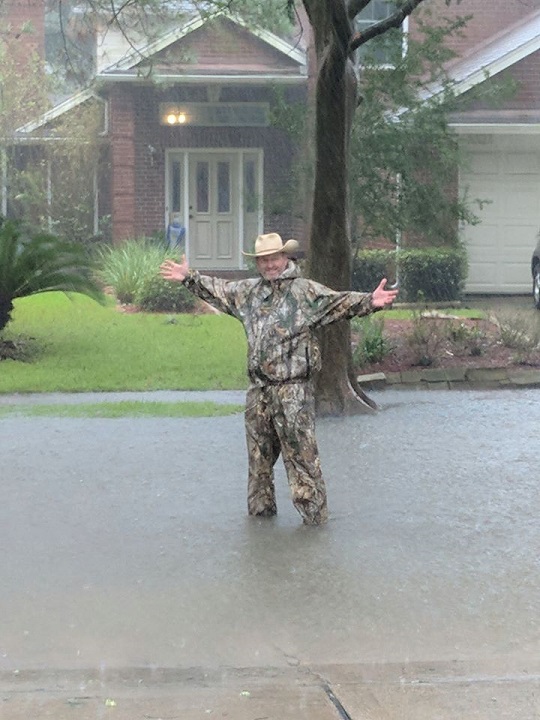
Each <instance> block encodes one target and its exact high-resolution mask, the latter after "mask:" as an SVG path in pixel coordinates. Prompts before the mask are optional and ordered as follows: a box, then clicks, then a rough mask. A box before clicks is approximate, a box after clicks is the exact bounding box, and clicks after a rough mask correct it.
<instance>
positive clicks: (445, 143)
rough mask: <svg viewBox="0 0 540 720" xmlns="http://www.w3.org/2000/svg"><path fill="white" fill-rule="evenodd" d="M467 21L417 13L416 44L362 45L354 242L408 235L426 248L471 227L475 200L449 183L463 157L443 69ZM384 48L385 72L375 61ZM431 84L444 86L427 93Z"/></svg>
mask: <svg viewBox="0 0 540 720" xmlns="http://www.w3.org/2000/svg"><path fill="white" fill-rule="evenodd" d="M466 21H467V18H465V17H459V18H457V19H455V18H454V19H452V20H448V19H445V18H442V19H438V21H437V22H435V19H434V18H432V17H431V14H430V13H429V12H428V11H424V12H422V11H421V10H420V11H419V12H418V13H417V15H415V23H416V26H417V28H418V36H417V39H415V40H412V39H409V40H408V47H407V52H406V53H403V51H402V47H401V42H392V33H393V32H395V31H391V32H389V33H387V34H386V35H384V36H381V37H377V38H375V39H374V40H373V41H372V43H373V45H372V46H369V45H368V46H367V47H366V52H365V55H364V58H363V62H364V67H363V73H362V78H361V88H360V91H361V102H360V104H359V107H358V110H357V112H356V117H355V121H354V125H353V130H352V134H351V158H350V182H349V187H350V196H351V209H352V213H353V221H354V222H353V228H354V229H353V241H355V243H356V244H357V245H360V246H361V245H365V243H366V242H367V241H369V240H370V239H372V238H386V239H388V240H390V241H392V242H393V241H395V239H396V237H397V236H398V234H399V233H406V234H407V235H408V237H409V238H414V239H417V240H421V241H424V242H429V244H432V245H433V244H435V245H448V244H450V245H455V244H456V242H457V227H458V222H461V223H475V222H476V221H477V218H476V216H475V214H474V205H475V201H474V200H470V199H469V198H468V197H466V196H462V197H458V196H457V194H456V193H455V192H454V188H453V186H452V182H453V181H454V180H455V179H456V173H457V170H458V168H459V166H460V165H462V164H463V162H464V161H465V158H463V157H462V154H461V152H460V148H459V145H458V143H457V140H456V137H455V135H454V134H453V133H452V132H451V130H450V128H449V126H448V114H449V111H450V110H452V109H453V108H455V105H456V102H457V100H456V97H455V94H454V92H453V85H452V82H451V80H450V79H449V78H448V77H447V75H446V72H445V64H446V63H447V62H448V61H449V60H451V59H452V58H453V56H454V55H453V53H452V52H451V51H450V50H449V49H448V41H449V39H450V38H451V37H452V36H454V35H455V34H456V33H460V32H461V30H462V28H463V27H464V25H465V24H466ZM381 44H385V45H386V52H387V54H388V56H389V57H390V65H389V67H383V68H381V66H380V65H379V64H377V62H376V61H375V58H376V56H377V50H378V48H379V46H380V45H381ZM433 83H437V85H438V86H439V87H440V88H441V90H440V91H439V92H438V93H437V94H436V95H434V94H430V91H429V87H430V85H432V84H433Z"/></svg>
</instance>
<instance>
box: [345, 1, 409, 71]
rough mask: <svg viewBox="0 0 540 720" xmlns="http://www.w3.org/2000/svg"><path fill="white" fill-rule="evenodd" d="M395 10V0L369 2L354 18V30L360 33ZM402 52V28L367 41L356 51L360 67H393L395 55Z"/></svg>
mask: <svg viewBox="0 0 540 720" xmlns="http://www.w3.org/2000/svg"><path fill="white" fill-rule="evenodd" d="M396 9H397V4H396V2H395V0H371V2H370V3H369V5H367V6H366V7H365V8H364V9H363V10H362V11H361V12H360V13H359V14H358V15H357V17H356V21H355V23H356V30H357V32H359V33H362V32H363V31H364V30H366V29H367V28H368V27H370V26H371V25H374V24H375V23H378V22H380V21H381V20H386V18H388V17H390V15H392V14H393V13H394V12H395V11H396ZM402 50H403V28H402V27H401V28H399V29H391V30H389V31H388V32H386V33H384V35H380V36H379V37H376V38H373V39H372V40H369V41H368V42H367V43H366V44H365V45H362V46H361V47H360V48H359V49H358V51H357V53H358V54H357V61H358V63H359V64H360V65H367V64H369V65H395V58H396V54H397V55H401V53H402Z"/></svg>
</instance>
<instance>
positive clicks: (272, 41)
mask: <svg viewBox="0 0 540 720" xmlns="http://www.w3.org/2000/svg"><path fill="white" fill-rule="evenodd" d="M218 17H222V18H225V19H226V20H230V21H231V22H233V23H235V24H236V25H239V26H240V27H242V28H244V29H245V30H248V31H249V32H250V33H251V34H252V35H254V36H255V37H258V38H259V39H260V40H263V41H264V42H265V43H267V44H268V45H271V46H272V47H274V49H276V50H279V52H281V53H283V54H284V55H287V57H290V58H291V59H292V60H295V61H296V62H298V63H299V64H300V65H302V66H303V67H306V65H307V60H306V53H304V52H303V51H302V50H300V49H299V48H298V47H295V46H294V45H291V44H290V43H288V42H287V41H286V40H282V39H281V38H280V37H278V36H277V35H274V34H273V33H271V32H269V31H267V30H259V29H252V28H250V27H248V26H247V25H246V23H244V22H243V21H242V20H240V19H239V18H237V17H234V16H231V15H225V14H224V13H216V14H215V15H213V16H212V18H211V19H214V18H218ZM206 22H208V18H202V17H197V18H194V19H193V20H190V21H189V22H187V23H186V24H185V25H183V26H182V27H180V28H177V29H175V30H172V31H171V32H168V33H166V34H165V35H162V36H161V37H160V38H158V39H157V40H154V41H153V42H151V43H149V44H148V45H145V46H144V47H142V48H140V49H137V50H134V51H133V52H131V53H130V54H129V55H128V56H126V57H125V58H124V59H123V60H120V61H118V62H116V63H113V64H112V65H109V66H108V67H106V68H104V69H103V70H102V71H101V73H100V75H105V74H110V73H114V71H115V70H116V71H119V70H130V69H131V68H132V67H134V66H135V65H138V64H139V63H140V62H141V61H143V60H147V59H148V58H151V57H152V56H153V55H155V54H156V53H158V52H161V50H164V49H165V48H167V47H169V45H172V44H173V43H175V42H176V41H177V40H180V39H181V38H183V37H186V35H189V34H190V33H191V32H193V31H194V30H198V29H199V28H200V27H202V26H203V25H204V24H205V23H206Z"/></svg>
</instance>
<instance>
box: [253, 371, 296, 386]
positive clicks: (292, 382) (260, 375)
mask: <svg viewBox="0 0 540 720" xmlns="http://www.w3.org/2000/svg"><path fill="white" fill-rule="evenodd" d="M249 379H250V380H253V382H255V381H256V380H260V381H261V382H263V383H264V384H265V385H295V384H298V383H305V382H307V381H308V380H309V378H308V377H303V378H294V379H293V378H289V379H287V380H272V379H271V378H268V377H266V375H264V374H263V373H262V372H260V371H257V370H250V372H249Z"/></svg>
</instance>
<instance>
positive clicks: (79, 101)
mask: <svg viewBox="0 0 540 720" xmlns="http://www.w3.org/2000/svg"><path fill="white" fill-rule="evenodd" d="M89 100H97V101H98V102H100V103H103V106H104V107H105V105H106V101H105V100H104V99H103V98H102V97H100V96H99V95H97V94H96V93H95V92H94V91H93V90H92V89H86V90H81V91H80V92H78V93H75V94H74V95H71V96H70V97H68V98H67V99H66V100H63V101H62V102H61V103H58V105H55V106H54V107H53V108H51V109H50V110H47V112H44V113H43V114H42V115H40V117H39V118H37V120H32V121H31V122H28V123H26V124H25V125H22V126H21V127H19V128H17V130H16V131H15V137H20V138H22V137H25V136H28V135H30V134H31V133H33V132H34V131H35V130H39V129H40V128H44V127H45V126H46V125H48V124H49V123H51V122H53V121H54V120H56V119H57V118H59V117H61V116H62V115H64V114H65V113H67V112H69V111H70V110H74V109H75V108H77V107H79V106H80V105H83V104H84V103H85V102H88V101H89ZM103 123H104V130H105V129H106V128H105V125H106V113H104V119H103Z"/></svg>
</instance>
